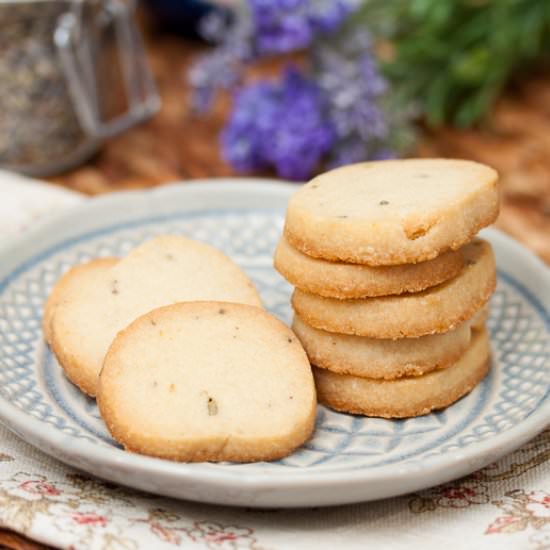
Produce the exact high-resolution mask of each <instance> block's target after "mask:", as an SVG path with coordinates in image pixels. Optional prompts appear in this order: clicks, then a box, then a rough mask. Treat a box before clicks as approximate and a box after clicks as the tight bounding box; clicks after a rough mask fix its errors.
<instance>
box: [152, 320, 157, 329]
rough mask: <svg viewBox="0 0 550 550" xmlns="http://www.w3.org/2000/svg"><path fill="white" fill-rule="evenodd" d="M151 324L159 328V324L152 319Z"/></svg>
mask: <svg viewBox="0 0 550 550" xmlns="http://www.w3.org/2000/svg"><path fill="white" fill-rule="evenodd" d="M151 324H152V325H153V326H154V327H156V326H157V322H156V321H155V320H154V319H151Z"/></svg>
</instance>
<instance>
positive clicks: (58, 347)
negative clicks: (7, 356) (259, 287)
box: [51, 236, 261, 397]
mask: <svg viewBox="0 0 550 550" xmlns="http://www.w3.org/2000/svg"><path fill="white" fill-rule="evenodd" d="M195 300H216V301H218V300H219V301H225V302H236V303H245V304H249V305H253V306H261V302H260V298H259V296H258V293H257V291H256V289H255V288H254V285H253V284H252V282H251V281H250V280H249V279H248V277H247V276H246V275H245V274H244V273H243V271H242V270H241V269H240V268H239V267H238V266H237V265H235V264H234V263H233V262H232V261H231V260H230V259H229V258H228V257H227V256H225V254H222V253H221V252H220V251H219V250H217V249H215V248H213V247H211V246H209V245H207V244H204V243H201V242H198V241H193V240H191V239H187V238H185V237H180V236H160V237H156V238H154V239H151V240H150V241H147V242H145V243H143V244H142V245H140V246H138V247H137V248H135V249H134V250H133V251H131V252H130V254H128V256H126V257H125V258H122V259H121V260H120V261H119V262H118V263H117V264H116V265H114V266H113V267H112V268H110V269H108V270H106V271H105V272H104V274H103V275H102V276H98V277H97V279H96V280H95V281H93V284H90V285H87V286H86V287H84V286H82V288H81V291H80V292H78V293H75V295H74V296H73V297H72V299H71V300H70V301H67V302H66V303H63V304H59V305H58V306H57V308H56V310H55V315H54V317H53V322H52V324H51V326H52V342H51V345H52V349H53V351H54V353H55V355H56V357H57V359H58V361H59V363H60V364H61V366H62V367H63V370H64V371H65V374H66V375H67V377H68V378H69V379H70V380H71V381H72V382H73V383H74V384H76V385H77V386H78V387H79V388H80V389H81V390H82V391H84V392H85V393H87V394H88V395H90V396H92V397H93V396H94V395H95V393H96V385H97V377H98V375H99V371H100V370H101V366H102V364H103V359H104V357H105V353H106V352H107V350H108V349H109V346H110V345H111V342H112V341H113V339H114V338H115V336H116V334H117V333H118V332H119V331H120V330H122V329H123V328H125V327H127V326H128V325H129V324H130V323H131V322H132V321H134V320H135V319H137V318H138V317H139V316H140V315H143V314H144V313H147V312H148V311H151V310H152V309H155V308H157V307H161V306H164V305H169V304H174V303H177V302H187V301H195Z"/></svg>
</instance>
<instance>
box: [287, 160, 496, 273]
mask: <svg viewBox="0 0 550 550" xmlns="http://www.w3.org/2000/svg"><path fill="white" fill-rule="evenodd" d="M498 210H499V200H498V190H497V173H496V172H495V170H493V169H492V168H490V167H488V166H485V165H483V164H478V163H476V162H471V161H465V160H451V159H407V160H390V161H378V162H366V163H361V164H353V165H349V166H344V167H342V168H337V169H336V170H332V171H330V172H326V173H325V174H322V175H320V176H318V177H316V178H314V179H313V180H311V181H310V182H309V183H308V184H306V185H305V186H303V187H302V188H301V189H300V190H299V191H297V192H296V193H295V194H294V195H293V196H292V197H291V199H290V202H289V205H288V210H287V215H286V222H285V230H284V231H285V237H286V238H287V240H288V242H289V243H290V244H291V245H292V246H294V247H295V248H297V249H298V250H300V251H302V252H303V253H305V254H308V255H310V256H314V257H317V258H324V259H326V260H332V261H343V262H349V263H359V264H369V265H396V264H405V263H417V262H423V261H426V260H430V259H432V258H435V257H436V256H438V255H439V254H441V253H442V252H444V251H446V250H457V249H458V248H460V247H461V246H462V245H464V244H466V243H467V242H469V241H470V240H471V239H472V237H473V236H474V235H475V234H476V233H477V232H478V231H479V230H480V229H481V228H483V227H485V226H487V225H489V224H490V223H492V222H493V221H494V220H495V219H496V217H497V215H498Z"/></svg>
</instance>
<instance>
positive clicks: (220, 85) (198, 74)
mask: <svg viewBox="0 0 550 550" xmlns="http://www.w3.org/2000/svg"><path fill="white" fill-rule="evenodd" d="M200 32H201V33H202V34H203V35H204V38H205V39H207V40H209V41H212V42H220V45H219V46H218V47H217V48H216V49H214V50H213V51H212V52H211V53H209V54H207V55H203V56H201V57H199V58H198V60H197V61H196V62H195V63H194V64H193V65H192V66H191V68H190V69H189V71H188V75H187V78H188V81H189V84H190V85H191V107H192V108H193V109H195V110H197V111H200V112H203V111H206V110H207V109H208V107H209V106H210V104H211V102H212V99H213V97H214V95H215V93H216V92H217V91H218V90H231V89H233V88H235V87H236V86H238V85H239V84H240V83H241V78H242V72H243V67H244V65H245V63H247V62H249V61H251V60H252V59H253V57H254V51H253V50H254V46H253V42H254V40H253V29H252V26H251V21H250V18H249V17H248V16H247V13H246V11H244V10H241V11H240V12H238V13H236V14H235V18H234V20H233V22H232V23H230V24H229V23H228V21H227V18H226V17H225V16H224V15H223V14H222V13H219V12H217V11H213V12H211V13H210V14H209V15H207V16H206V17H204V18H203V20H202V21H201V27H200Z"/></svg>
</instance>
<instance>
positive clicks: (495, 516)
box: [0, 172, 550, 550]
mask: <svg viewBox="0 0 550 550" xmlns="http://www.w3.org/2000/svg"><path fill="white" fill-rule="evenodd" d="M81 200H83V198H82V197H80V196H78V195H76V194H74V193H68V192H64V191H62V190H61V189H58V188H53V187H51V186H48V185H47V184H41V183H40V184H37V183H34V182H32V181H30V180H26V179H24V178H21V177H20V176H13V175H12V174H8V173H5V172H4V173H2V172H0V246H1V245H2V244H3V242H2V240H4V242H6V240H9V239H10V238H13V235H14V234H16V233H18V232H21V231H24V230H25V228H26V227H28V226H29V225H31V224H32V223H33V222H34V221H35V220H37V219H38V218H41V217H43V216H46V215H53V214H54V212H55V211H57V210H59V209H62V208H68V207H70V206H71V205H73V204H75V203H77V202H79V201H81ZM0 527H6V528H8V529H12V530H14V531H17V532H19V533H22V534H24V535H26V536H28V537H29V538H32V539H35V540H37V541H40V542H43V543H46V544H49V545H52V546H55V547H60V548H74V549H92V550H93V549H109V550H138V549H148V548H155V549H157V548H158V549H162V548H167V549H168V548H178V547H179V548H186V549H191V548H208V549H215V550H218V549H219V550H229V549H238V548H239V549H240V548H243V549H251V550H260V549H262V550H264V549H265V550H267V549H273V550H280V549H302V548H303V549H309V548H311V549H316V550H317V549H327V550H328V549H334V548H344V549H348V548H350V549H354V548H358V549H359V548H361V549H362V548H368V547H370V548H375V549H378V548H392V550H401V549H405V548H406V549H411V548H422V549H423V550H424V549H432V548H433V549H438V550H439V549H441V548H445V547H447V548H453V549H455V548H464V549H466V548H467V549H476V550H478V549H484V548H488V549H498V550H501V549H503V550H504V549H514V550H519V549H526V550H543V549H549V550H550V429H547V430H546V431H545V432H543V433H542V434H541V435H539V436H538V437H537V438H535V439H534V440H533V441H531V442H529V443H528V444H527V445H525V446H524V447H522V448H521V449H519V450H518V451H516V452H515V453H512V454H511V455H509V456H508V457H506V458H505V459H503V460H500V461H498V462H497V463H495V464H492V465H490V466H488V467H487V468H484V469H483V470H481V471H479V472H476V473H475V474H473V475H470V476H468V477H467V478H464V479H461V480H458V481H456V482H452V483H448V484H446V485H442V486H439V487H435V488H433V489H430V490H427V491H422V492H419V493H414V494H411V495H407V496H404V497H399V498H393V499H388V500H384V501H380V502H374V503H366V504H359V505H353V506H341V507H334V508H311V509H305V510H266V511H258V510H248V509H236V508H223V507H216V506H208V505H201V504H194V503H189V502H182V501H176V500H171V499H167V498H162V497H156V496H151V495H147V494H144V493H139V492H135V491H132V490H129V489H124V488H121V487H117V486H115V485H113V484H110V483H105V482H102V481H99V480H97V479H94V478H90V477H87V476H86V475H84V474H83V473H81V472H77V471H76V470H74V469H72V468H69V467H67V466H64V465H63V464H61V463H59V462H57V461H55V460H54V459H52V458H49V457H48V456H46V455H44V454H43V453H41V452H40V451H38V450H36V449H34V448H33V447H31V446H30V445H28V444H26V443H25V442H24V441H22V440H21V439H19V438H18V437H16V436H15V435H13V434H11V432H9V431H8V430H7V429H6V428H4V427H2V426H0Z"/></svg>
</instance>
